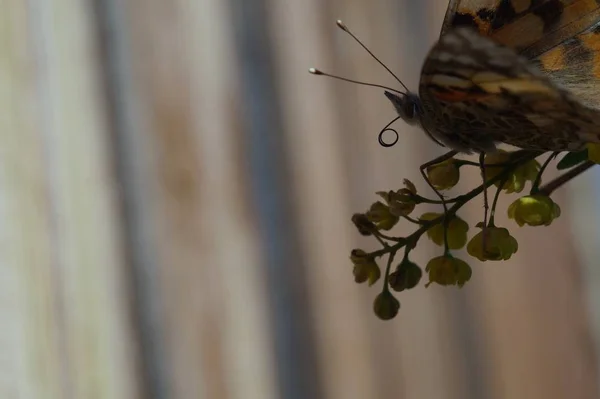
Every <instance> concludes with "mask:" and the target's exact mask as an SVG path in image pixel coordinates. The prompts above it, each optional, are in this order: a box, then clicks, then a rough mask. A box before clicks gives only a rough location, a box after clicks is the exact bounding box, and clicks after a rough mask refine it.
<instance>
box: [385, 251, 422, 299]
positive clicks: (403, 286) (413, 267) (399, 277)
mask: <svg viewBox="0 0 600 399" xmlns="http://www.w3.org/2000/svg"><path fill="white" fill-rule="evenodd" d="M422 275H423V271H421V268H420V267H419V266H418V265H417V264H415V263H413V262H411V261H410V260H408V259H404V260H403V261H402V262H401V263H400V264H399V265H398V267H397V268H396V271H395V272H393V273H390V275H389V276H388V283H389V284H390V287H392V289H393V290H394V291H398V292H400V291H404V290H409V289H411V288H414V287H416V286H417V284H419V281H421V276H422Z"/></svg>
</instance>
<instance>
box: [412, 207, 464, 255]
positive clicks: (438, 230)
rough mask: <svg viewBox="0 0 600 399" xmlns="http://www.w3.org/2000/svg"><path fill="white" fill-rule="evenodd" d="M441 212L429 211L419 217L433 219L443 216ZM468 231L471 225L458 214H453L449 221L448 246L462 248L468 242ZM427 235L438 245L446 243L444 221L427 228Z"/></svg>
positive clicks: (425, 219)
mask: <svg viewBox="0 0 600 399" xmlns="http://www.w3.org/2000/svg"><path fill="white" fill-rule="evenodd" d="M442 215H443V214H441V213H435V212H427V213H424V214H423V215H422V216H421V217H420V218H419V219H420V220H422V221H431V220H434V219H437V218H438V217H440V216H442ZM467 231H469V225H468V223H467V222H465V221H464V220H462V219H461V218H459V217H458V216H456V215H453V216H452V218H451V219H450V222H449V223H448V234H447V235H448V248H450V249H461V248H462V247H464V246H465V244H466V243H467ZM427 237H429V239H430V240H431V241H433V242H434V243H435V244H437V245H444V223H443V222H442V223H438V224H436V225H435V226H432V227H431V228H430V229H429V230H427Z"/></svg>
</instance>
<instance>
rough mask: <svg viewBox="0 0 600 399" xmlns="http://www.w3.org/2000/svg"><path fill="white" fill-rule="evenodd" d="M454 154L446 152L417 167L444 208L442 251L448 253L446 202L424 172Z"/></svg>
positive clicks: (453, 152) (453, 151) (454, 152)
mask: <svg viewBox="0 0 600 399" xmlns="http://www.w3.org/2000/svg"><path fill="white" fill-rule="evenodd" d="M456 154H458V151H455V150H452V151H448V152H447V153H445V154H444V155H441V156H439V157H437V158H435V159H432V160H431V161H429V162H426V163H424V164H423V165H421V166H420V167H419V171H420V172H421V176H423V179H424V180H425V182H427V185H428V186H429V187H431V189H432V190H433V191H434V192H435V194H436V195H437V196H438V197H439V199H440V200H441V201H442V207H443V208H444V249H445V250H446V251H448V237H447V235H448V233H447V232H448V223H449V222H450V221H449V220H448V219H447V217H446V215H447V214H448V206H447V205H446V200H445V198H444V196H443V195H442V193H440V192H439V191H438V190H437V189H436V188H435V187H434V186H433V184H431V182H430V181H429V178H428V177H427V173H425V171H426V170H427V168H428V167H430V166H433V165H437V164H438V163H440V162H444V161H445V160H447V159H450V158H452V157H453V156H455V155H456Z"/></svg>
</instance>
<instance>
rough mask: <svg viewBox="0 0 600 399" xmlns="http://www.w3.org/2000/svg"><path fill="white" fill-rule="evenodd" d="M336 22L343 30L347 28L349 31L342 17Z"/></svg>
mask: <svg viewBox="0 0 600 399" xmlns="http://www.w3.org/2000/svg"><path fill="white" fill-rule="evenodd" d="M335 23H336V25H337V26H338V28H340V29H341V30H345V31H346V32H347V31H348V28H346V25H344V23H343V22H342V20H341V19H338V20H337V21H335Z"/></svg>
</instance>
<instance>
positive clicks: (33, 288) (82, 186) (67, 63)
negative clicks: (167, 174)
mask: <svg viewBox="0 0 600 399" xmlns="http://www.w3.org/2000/svg"><path fill="white" fill-rule="evenodd" d="M4 9H5V10H6V11H7V12H6V13H4V12H3V21H4V22H3V24H2V26H3V30H2V43H3V57H2V58H3V64H4V67H6V68H4V67H3V68H2V71H3V73H2V76H3V78H2V85H3V87H5V88H6V89H7V90H5V91H3V93H5V95H3V106H4V108H5V109H6V110H9V111H8V112H6V116H5V117H4V118H2V120H3V121H4V123H3V129H2V134H1V135H0V141H1V144H0V147H2V149H3V152H5V154H4V156H3V157H2V164H3V166H2V174H3V178H2V179H1V180H2V182H3V183H2V186H3V188H2V189H1V191H2V195H3V199H2V203H3V213H4V214H5V215H6V219H5V223H3V224H2V229H3V232H2V236H3V237H4V241H5V245H6V248H7V251H6V252H5V253H4V255H3V256H6V258H5V260H4V261H3V262H2V268H3V273H4V274H6V275H7V276H9V278H8V280H6V283H9V282H10V281H11V280H12V281H13V283H15V285H14V286H12V287H11V289H8V290H6V291H4V293H5V294H8V293H10V292H11V290H16V291H13V294H14V295H12V296H9V297H8V298H6V297H5V299H6V300H7V301H6V302H3V304H4V305H5V306H9V305H10V304H11V303H12V310H13V312H12V314H13V315H14V317H15V319H14V320H12V322H11V323H9V324H10V325H13V327H12V328H11V329H9V330H8V331H10V332H11V333H12V334H13V335H12V337H13V338H14V339H15V341H10V340H7V341H4V342H3V345H2V352H3V353H4V354H5V356H6V357H7V358H8V359H7V362H10V363H9V364H12V365H13V366H14V369H13V372H15V373H16V375H15V376H14V378H12V379H10V380H7V381H5V383H6V389H4V387H3V388H2V389H3V392H9V394H8V395H6V397H32V398H53V397H55V398H68V397H88V398H108V397H110V398H135V397H136V377H135V368H134V367H132V359H133V357H134V354H133V353H132V352H131V348H132V345H131V335H130V333H131V331H130V330H129V325H128V321H127V314H128V311H127V302H128V301H127V297H126V295H125V294H124V291H123V285H122V284H123V280H122V275H121V273H122V271H123V269H122V268H123V263H122V259H121V258H120V249H119V243H118V234H119V230H118V229H119V224H118V222H117V219H116V213H117V212H116V208H115V206H114V205H115V203H114V187H113V185H112V180H111V179H112V177H111V170H110V164H109V160H110V156H109V154H108V152H107V149H106V144H107V143H106V141H105V139H106V136H105V135H104V133H105V130H104V128H105V125H104V124H103V117H104V113H103V108H102V99H101V97H100V96H99V93H98V87H97V85H98V80H97V74H96V70H95V59H94V42H93V37H92V34H93V32H92V31H91V30H90V26H93V25H92V24H91V23H90V20H89V17H90V15H89V13H88V10H87V9H86V8H85V7H84V5H83V3H82V2H77V1H68V0H67V1H60V0H57V1H52V2H46V1H43V2H33V3H32V4H25V3H23V2H17V1H14V2H9V3H8V4H7V7H6V8H4ZM4 282H5V280H3V283H4ZM9 301H10V302H9Z"/></svg>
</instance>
